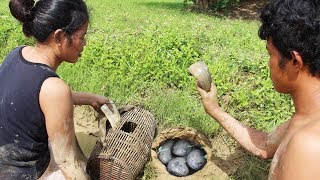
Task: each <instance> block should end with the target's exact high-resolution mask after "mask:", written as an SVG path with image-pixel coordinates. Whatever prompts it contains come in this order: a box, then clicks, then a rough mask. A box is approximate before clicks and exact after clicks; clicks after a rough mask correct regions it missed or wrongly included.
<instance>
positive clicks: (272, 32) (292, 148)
mask: <svg viewBox="0 0 320 180" xmlns="http://www.w3.org/2000/svg"><path fill="white" fill-rule="evenodd" d="M260 20H261V22H262V25H261V26H260V29H259V36H260V38H261V39H264V40H266V42H267V46H266V47H267V50H268V53H269V54H270V60H269V68H270V76H271V80H272V83H273V86H274V88H275V90H276V91H278V92H279V93H285V94H289V95H290V96H291V97H292V99H293V102H294V107H295V112H294V114H293V116H292V118H291V119H290V120H288V121H287V122H285V123H283V124H282V125H280V126H278V127H277V128H275V129H274V130H273V131H272V132H271V133H269V134H268V133H264V132H261V131H258V130H256V129H253V128H250V127H247V126H246V125H244V124H242V123H241V122H239V121H238V120H236V119H234V118H233V117H231V116H230V115H229V114H228V113H226V112H224V111H223V110H222V109H221V107H220V106H219V105H218V101H217V90H216V87H215V85H214V84H212V85H211V89H210V91H209V92H206V91H204V90H203V89H201V88H200V87H197V88H198V91H199V93H200V95H201V98H202V101H203V106H204V108H205V110H206V112H207V113H208V114H209V115H210V116H211V117H213V118H214V119H216V120H217V121H218V122H219V124H220V125H221V126H222V127H223V128H224V129H225V130H226V131H227V132H228V133H229V134H230V135H231V136H232V137H233V138H234V139H235V140H236V141H237V142H238V143H239V144H240V145H241V146H242V147H243V148H245V149H246V150H248V151H249V152H251V153H252V154H254V155H256V156H258V157H260V158H262V159H269V158H273V160H272V164H271V167H270V172H269V179H282V180H283V179H288V180H293V179H301V180H302V179H303V180H307V179H319V177H320V166H319V162H320V79H319V78H320V1H318V0H272V1H271V2H270V3H269V4H268V5H267V6H266V7H265V8H264V9H263V10H262V11H261V14H260Z"/></svg>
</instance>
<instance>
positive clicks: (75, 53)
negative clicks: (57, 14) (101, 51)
mask: <svg viewBox="0 0 320 180" xmlns="http://www.w3.org/2000/svg"><path fill="white" fill-rule="evenodd" d="M87 29H88V23H85V24H84V25H82V26H81V27H80V29H79V30H77V31H76V32H75V33H74V34H73V35H72V36H71V39H68V40H67V41H66V43H65V44H64V50H63V54H64V56H63V60H65V61H67V62H70V63H75V62H77V60H78V58H79V57H81V53H82V51H83V48H84V46H85V45H86V39H85V35H86V34H87Z"/></svg>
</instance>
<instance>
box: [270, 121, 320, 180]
mask: <svg viewBox="0 0 320 180" xmlns="http://www.w3.org/2000/svg"><path fill="white" fill-rule="evenodd" d="M316 117H317V116H315V117H313V118H304V119H303V118H302V117H299V118H295V117H294V118H292V119H291V120H290V121H291V122H288V127H287V129H284V131H285V132H284V136H283V137H282V140H281V143H280V145H279V147H278V149H277V151H276V153H275V154H274V156H273V159H272V162H271V167H270V171H269V180H275V179H279V176H280V175H281V171H285V169H283V168H284V167H283V166H282V161H281V158H282V157H283V155H284V154H285V153H286V150H287V146H288V143H290V140H291V138H292V136H293V135H294V134H295V133H297V132H299V131H309V129H311V128H310V127H312V128H314V127H315V126H316V127H317V126H318V127H319V128H320V123H318V122H316V120H317V118H316ZM318 117H319V118H320V116H318ZM278 133H279V132H278ZM280 133H281V132H280ZM319 133H320V132H319ZM302 148H303V147H302ZM301 156H303V154H301Z"/></svg>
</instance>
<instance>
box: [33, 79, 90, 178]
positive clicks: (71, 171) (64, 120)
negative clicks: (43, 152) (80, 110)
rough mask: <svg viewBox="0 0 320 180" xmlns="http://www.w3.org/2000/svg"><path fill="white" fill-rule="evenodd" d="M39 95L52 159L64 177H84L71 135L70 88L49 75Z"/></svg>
mask: <svg viewBox="0 0 320 180" xmlns="http://www.w3.org/2000/svg"><path fill="white" fill-rule="evenodd" d="M39 97H40V106H41V109H42V111H43V113H44V116H45V121H46V129H47V133H48V139H49V144H50V146H51V152H52V154H53V159H54V161H55V162H56V163H57V165H58V166H59V168H60V169H61V171H62V172H63V174H64V176H65V177H66V178H67V179H69V178H70V179H77V180H82V179H88V175H87V173H86V172H85V170H84V169H85V165H86V158H85V156H84V155H83V153H82V151H81V149H80V148H79V145H78V142H77V140H76V136H75V129H74V121H73V100H72V95H71V91H70V88H69V87H68V85H67V84H65V83H64V82H63V81H62V80H60V79H58V78H49V79H47V80H45V82H44V83H43V85H42V88H41V91H40V95H39Z"/></svg>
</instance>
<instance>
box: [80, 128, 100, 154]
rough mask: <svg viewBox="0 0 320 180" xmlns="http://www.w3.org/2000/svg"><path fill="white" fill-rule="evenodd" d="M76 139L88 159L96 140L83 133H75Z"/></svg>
mask: <svg viewBox="0 0 320 180" xmlns="http://www.w3.org/2000/svg"><path fill="white" fill-rule="evenodd" d="M76 137H77V139H78V142H79V145H80V148H81V150H82V152H83V153H84V155H85V156H86V157H87V158H89V156H90V153H91V151H92V150H93V148H94V145H95V144H96V141H97V139H98V138H97V137H95V136H92V135H89V134H86V133H84V132H76Z"/></svg>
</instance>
